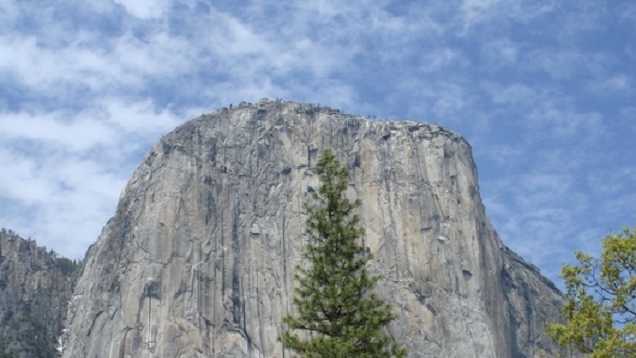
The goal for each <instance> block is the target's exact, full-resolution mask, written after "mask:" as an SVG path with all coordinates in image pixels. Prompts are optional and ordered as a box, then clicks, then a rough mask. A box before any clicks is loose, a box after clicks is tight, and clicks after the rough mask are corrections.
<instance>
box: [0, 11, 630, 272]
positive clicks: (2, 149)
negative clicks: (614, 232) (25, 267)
mask: <svg viewBox="0 0 636 358" xmlns="http://www.w3.org/2000/svg"><path fill="white" fill-rule="evenodd" d="M634 9H635V7H634V6H633V4H631V3H630V2H612V3H610V2H598V1H592V0H590V1H587V0H585V1H576V2H574V1H565V2H564V1H543V2H536V1H530V0H514V1H513V0H459V1H449V2H432V3H423V2H405V1H392V0H380V1H371V0H353V1H346V2H343V1H335V0H325V1H310V2H308V1H291V2H276V1H268V0H246V1H238V2H230V1H219V2H215V3H214V4H212V3H206V2H185V1H181V0H158V1H147V0H136V1H123V0H121V1H120V0H117V1H115V0H93V1H90V2H85V1H77V0H67V1H64V2H53V1H44V2H39V3H38V4H37V6H36V5H35V4H34V3H32V2H24V1H22V2H16V1H7V0H0V18H2V19H3V21H0V79H1V81H2V84H3V86H2V87H0V165H2V167H3V170H4V171H3V172H6V173H12V174H11V175H3V176H2V177H1V178H0V225H3V226H4V225H6V226H12V227H14V228H15V229H18V230H20V231H22V232H24V233H26V234H29V235H33V236H36V237H37V238H38V239H39V240H41V241H42V242H43V243H45V244H46V245H48V246H50V247H53V248H55V249H57V250H59V251H61V252H62V253H65V254H67V255H72V256H74V257H79V256H81V253H82V252H83V250H84V248H85V247H86V246H87V245H88V244H89V243H91V242H92V241H93V240H94V239H95V238H96V236H97V233H98V232H99V229H100V227H101V226H102V225H103V223H104V222H105V221H106V218H107V217H108V216H109V215H111V214H112V212H113V208H114V206H115V203H116V200H117V197H118V195H119V192H120V190H121V188H122V186H123V183H125V181H126V179H127V177H128V175H129V174H130V172H131V171H132V170H133V168H134V167H135V166H136V165H137V162H138V161H139V160H140V159H141V157H142V155H143V153H144V152H145V151H146V150H147V149H148V148H149V146H150V145H151V144H152V143H153V142H154V141H156V140H157V139H158V138H159V136H160V135H161V134H163V133H165V132H167V131H169V130H170V129H171V128H173V127H175V126H176V125H178V124H179V123H181V122H183V121H184V120H187V119H189V118H191V117H193V116H194V115H196V114H199V113H201V112H205V111H206V110H210V109H212V108H214V107H218V106H221V105H226V104H229V103H237V102H240V101H243V100H247V101H255V100H258V99H259V98H261V97H270V98H275V97H284V98H290V99H296V100H304V101H309V102H313V103H317V102H319V103H323V104H328V105H332V106H336V107H340V108H341V109H343V110H346V111H350V112H356V113H362V114H369V115H378V116H390V117H398V118H403V117H408V118H416V119H421V120H427V121H434V122H438V123H441V124H443V125H446V126H449V127H451V128H453V129H456V130H457V131H459V132H460V133H463V134H464V135H466V136H467V137H468V139H469V140H470V141H471V143H472V144H473V147H474V148H475V153H476V159H477V162H478V165H479V166H480V176H481V178H482V185H481V189H482V191H483V195H484V197H485V201H486V204H487V209H488V212H489V213H490V215H491V216H492V218H493V221H494V222H495V226H496V227H497V228H498V229H499V231H500V232H501V233H502V236H503V239H504V241H506V242H508V243H510V244H511V246H512V247H513V248H515V249H517V250H519V251H520V252H521V253H522V254H525V255H528V256H529V257H530V258H531V260H532V261H533V262H534V263H536V264H538V265H539V266H541V267H543V268H545V269H546V270H547V272H548V274H549V275H550V276H551V277H553V278H555V277H556V272H557V271H558V265H559V263H560V262H563V261H565V260H567V259H568V258H569V257H571V256H569V254H568V253H569V252H571V251H572V250H573V249H574V248H594V247H595V246H594V244H593V242H595V241H594V240H595V239H594V238H595V236H598V235H602V234H603V233H606V232H607V231H608V230H610V229H611V228H613V227H614V228H616V227H621V226H622V225H625V224H629V223H630V221H631V222H633V221H634V220H636V218H634V217H630V216H629V214H626V212H630V211H631V212H633V211H634V209H636V207H635V206H634V204H633V203H634V202H636V201H633V200H632V201H630V199H632V198H633V196H631V195H630V192H633V191H634V190H635V189H636V188H635V187H634V185H635V184H634V183H633V181H632V180H630V174H629V173H631V172H630V171H629V170H627V171H626V172H624V168H629V167H633V166H635V165H636V163H635V162H634V159H633V153H632V151H633V135H634V133H636V126H635V124H634V123H636V116H635V115H634V113H636V112H635V111H634V103H633V101H632V100H631V98H632V97H633V94H634V80H635V78H636V73H635V72H634V69H633V66H632V65H631V64H632V63H633V62H634V61H633V60H634V59H635V58H636V55H635V54H636V50H635V47H634V45H632V44H631V42H630V41H629V39H631V37H630V35H631V34H632V33H633V30H634V24H635V22H634V21H633V18H634V16H631V15H630V14H632V13H633V11H634ZM608 173H609V174H608ZM620 173H623V174H620ZM625 173H627V174H625ZM591 203H592V204H593V205H592V204H591ZM607 212H611V213H612V215H611V216H609V215H605V213H607ZM621 213H624V214H621ZM632 216H633V215H632ZM69 227H73V228H76V229H74V230H73V231H72V232H70V233H69V230H68V228H69ZM545 248H547V249H545Z"/></svg>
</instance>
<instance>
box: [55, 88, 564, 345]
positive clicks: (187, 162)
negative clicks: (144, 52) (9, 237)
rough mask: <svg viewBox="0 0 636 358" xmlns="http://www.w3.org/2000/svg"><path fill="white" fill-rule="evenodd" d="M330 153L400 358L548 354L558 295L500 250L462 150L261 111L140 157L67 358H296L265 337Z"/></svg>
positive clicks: (284, 105)
mask: <svg viewBox="0 0 636 358" xmlns="http://www.w3.org/2000/svg"><path fill="white" fill-rule="evenodd" d="M325 148H332V149H333V150H334V151H335V152H336V154H337V156H338V158H339V159H340V160H341V161H343V162H344V163H347V165H348V167H349V168H350V176H351V178H350V179H351V185H350V190H349V194H350V196H351V197H352V198H358V199H360V200H361V203H362V206H361V208H360V215H361V218H362V223H363V226H364V227H365V230H366V237H365V244H366V245H367V246H369V247H370V249H371V251H372V252H373V254H374V260H373V261H372V263H371V267H370V269H371V270H372V271H374V272H376V273H380V274H381V275H382V276H383V277H384V280H382V281H381V282H380V283H379V286H378V293H379V294H380V295H381V296H382V297H383V298H384V299H385V300H386V301H387V302H389V303H391V304H392V305H393V307H394V309H395V312H396V313H397V314H398V319H397V320H396V321H394V323H393V324H392V326H391V328H390V330H391V333H392V334H393V335H394V336H395V337H396V338H397V339H398V341H399V342H401V343H402V344H403V345H404V346H405V347H407V348H408V350H409V352H410V353H409V357H449V358H450V357H458V358H459V357H461V358H466V357H553V356H555V355H556V354H557V348H556V347H555V346H554V345H553V343H551V341H550V339H549V338H547V337H546V336H545V334H544V326H545V324H546V322H548V321H549V320H552V319H554V318H555V317H558V314H559V310H560V304H561V297H560V294H559V292H558V290H557V289H556V288H555V287H554V286H553V285H552V284H551V283H550V282H549V281H548V280H546V279H545V278H544V277H542V276H541V274H540V273H539V272H538V270H537V269H536V268H534V267H533V266H531V265H529V264H527V263H526V262H525V261H524V260H523V259H521V258H520V257H519V256H517V255H516V254H514V253H513V252H511V251H510V250H509V249H508V248H506V246H504V244H503V243H502V242H501V240H500V239H499V238H498V237H497V234H496V232H495V230H494V229H493V227H492V226H491V224H490V222H489V221H488V218H487V217H486V214H485V209H484V206H483V205H482V202H481V199H480V196H479V188H478V180H477V172H476V169H475V165H474V162H473V158H472V154H471V147H470V145H469V144H468V143H467V142H466V141H465V140H464V139H463V138H462V137H460V136H458V135H456V134H454V133H452V132H450V131H448V130H446V129H444V128H441V127H439V126H436V125H430V124H423V123H416V122H399V121H372V120H369V119H365V118H362V117H357V116H352V115H347V114H343V113H340V112H339V111H337V110H333V109H329V108H324V107H319V106H314V105H308V104H300V103H293V102H280V101H261V102H259V103H257V104H242V105H240V106H238V107H235V108H224V109H221V110H219V111H217V112H215V113H212V114H206V115H202V116H201V117H199V118H196V119H194V120H192V121H190V122H187V123H186V124H184V125H182V126H180V127H179V128H177V129H176V130H174V131H173V132H171V133H169V134H167V135H166V136H164V137H163V138H162V139H161V141H160V142H159V143H158V144H157V145H156V146H154V147H153V148H152V150H151V151H150V153H149V154H148V155H147V156H146V158H145V159H144V161H143V162H142V163H141V165H140V166H139V167H138V169H137V170H136V171H135V173H134V174H133V176H132V178H131V179H130V181H129V183H128V185H127V187H126V189H125V190H124V192H123V193H122V196H121V198H120V202H119V205H118V208H117V212H116V214H115V216H114V217H113V218H112V219H110V220H109V221H108V223H107V224H106V226H105V227H104V229H103V231H102V233H101V235H100V237H99V239H98V241H97V242H96V243H95V244H94V245H93V246H92V247H91V248H90V249H89V251H88V253H87V256H86V259H85V269H84V271H83V274H82V276H81V278H80V279H79V281H78V284H77V286H76V289H75V295H74V298H73V300H72V303H71V305H70V307H69V311H68V332H67V334H66V336H65V338H64V341H65V345H66V349H65V352H64V357H65V358H132V357H135V358H144V357H165V358H177V357H180V358H203V357H292V356H293V355H292V354H291V352H289V351H286V350H285V349H284V347H283V346H282V345H281V343H280V342H279V341H278V340H277V337H278V335H279V333H280V332H281V329H283V327H282V325H281V317H282V316H284V315H285V314H286V313H288V312H289V311H291V310H293V309H294V307H293V306H292V305H291V295H292V293H293V287H294V280H293V274H294V268H295V267H296V266H297V265H298V264H300V261H299V258H300V253H301V252H302V248H303V244H304V240H305V238H304V237H303V233H304V223H305V213H304V212H303V203H304V202H305V201H306V200H307V199H308V197H309V195H308V193H309V192H311V191H312V190H314V188H316V186H317V185H318V182H317V176H316V175H315V173H314V172H313V170H312V169H313V167H314V165H315V162H316V158H317V156H318V155H319V153H320V152H321V150H323V149H325Z"/></svg>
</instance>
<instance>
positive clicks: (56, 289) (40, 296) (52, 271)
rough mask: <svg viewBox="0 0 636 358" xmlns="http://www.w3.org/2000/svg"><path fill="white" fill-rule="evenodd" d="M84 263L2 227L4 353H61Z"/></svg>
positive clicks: (0, 347)
mask: <svg viewBox="0 0 636 358" xmlns="http://www.w3.org/2000/svg"><path fill="white" fill-rule="evenodd" d="M78 269H79V265H78V264H77V263H74V262H73V261H71V260H68V259H66V258H60V257H57V255H55V253H53V252H51V251H47V250H46V249H44V248H42V247H38V246H37V245H36V243H35V241H33V240H25V239H22V238H21V237H19V236H18V235H17V234H15V233H13V232H12V231H9V230H6V229H2V230H0V356H2V357H4V356H5V355H6V356H7V357H12V358H51V357H55V356H56V355H57V350H56V348H57V344H58V338H59V337H60V335H61V333H62V325H63V323H64V317H65V314H66V308H67V304H68V302H69V300H70V298H71V294H72V291H73V285H74V282H75V278H76V277H77V274H78ZM3 354H4V355H3Z"/></svg>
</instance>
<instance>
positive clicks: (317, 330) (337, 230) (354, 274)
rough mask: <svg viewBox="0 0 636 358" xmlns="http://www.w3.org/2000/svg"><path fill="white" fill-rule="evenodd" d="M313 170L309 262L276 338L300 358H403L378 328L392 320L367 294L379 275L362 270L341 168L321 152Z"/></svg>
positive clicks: (358, 234)
mask: <svg viewBox="0 0 636 358" xmlns="http://www.w3.org/2000/svg"><path fill="white" fill-rule="evenodd" d="M316 172H317V173H318V175H319V177H320V181H321V186H320V188H319V190H318V191H317V192H313V203H312V204H311V205H306V206H305V207H306V210H307V212H308V219H307V234H308V237H309V242H308V244H307V246H306V249H305V252H304V258H305V259H306V260H308V263H309V265H308V267H306V268H303V267H298V269H297V273H296V275H295V278H296V280H297V283H298V286H297V287H296V288H295V295H294V304H295V305H296V307H297V309H298V312H297V313H296V315H290V316H288V317H285V319H284V322H285V323H286V324H287V326H288V330H287V331H286V332H284V333H283V334H282V336H281V340H282V342H283V344H284V345H285V347H286V348H289V349H291V350H293V351H295V352H296V353H299V354H300V355H301V356H302V357H305V358H327V357H328V358H350V357H360V358H376V357H377V358H380V357H382V358H384V357H405V356H406V351H405V350H404V349H403V348H401V347H400V346H398V345H397V344H396V342H395V340H394V339H393V338H392V337H391V336H389V335H388V334H387V333H385V330H384V327H385V326H386V325H387V324H388V323H389V322H391V321H392V320H393V319H394V318H395V316H394V315H393V313H391V307H390V306H389V305H387V304H386V303H384V302H383V301H382V300H380V299H379V298H378V297H377V296H376V295H374V294H373V293H372V292H371V291H372V290H373V288H374V287H375V284H376V283H377V282H378V280H379V279H380V277H379V276H374V275H370V274H369V273H368V272H367V269H366V265H367V263H368V262H369V260H370V259H371V254H370V253H369V250H368V248H365V247H363V246H362V245H361V243H360V239H361V238H362V236H363V235H364V230H363V229H362V228H361V227H360V222H359V217H358V216H357V215H355V214H354V210H355V209H356V208H357V207H358V206H359V205H360V204H359V201H356V202H351V201H350V200H348V199H347V198H346V196H345V191H346V189H347V186H348V172H347V169H346V168H345V167H344V166H342V165H341V164H340V163H339V162H338V161H337V160H336V158H335V156H334V155H333V153H332V152H331V151H329V150H327V151H325V152H324V153H323V154H322V156H321V157H320V160H319V162H318V164H317V166H316ZM294 331H301V332H304V335H302V337H301V336H299V335H298V334H297V332H294Z"/></svg>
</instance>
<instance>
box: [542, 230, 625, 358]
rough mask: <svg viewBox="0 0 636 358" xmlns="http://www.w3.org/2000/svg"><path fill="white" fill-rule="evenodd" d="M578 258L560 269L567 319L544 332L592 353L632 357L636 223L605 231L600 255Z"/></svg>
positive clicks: (595, 357)
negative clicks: (564, 289)
mask: <svg viewBox="0 0 636 358" xmlns="http://www.w3.org/2000/svg"><path fill="white" fill-rule="evenodd" d="M576 258H577V261H578V264H576V265H565V266H564V267H563V268H562V270H561V275H562V277H563V279H564V280H565V285H566V303H565V306H564V308H563V314H564V319H565V322H564V323H555V324H552V325H551V326H550V327H549V329H548V333H549V334H550V336H551V337H552V338H553V339H554V340H555V341H556V342H558V343H559V344H560V345H562V346H568V347H573V348H574V349H576V350H578V351H580V352H582V353H587V354H590V355H591V356H592V357H593V358H620V357H636V229H632V230H625V231H624V232H622V233H619V234H612V235H609V236H607V237H606V238H605V239H604V240H603V246H602V253H601V256H600V259H595V258H593V257H592V256H589V255H587V254H584V253H582V252H577V253H576Z"/></svg>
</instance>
